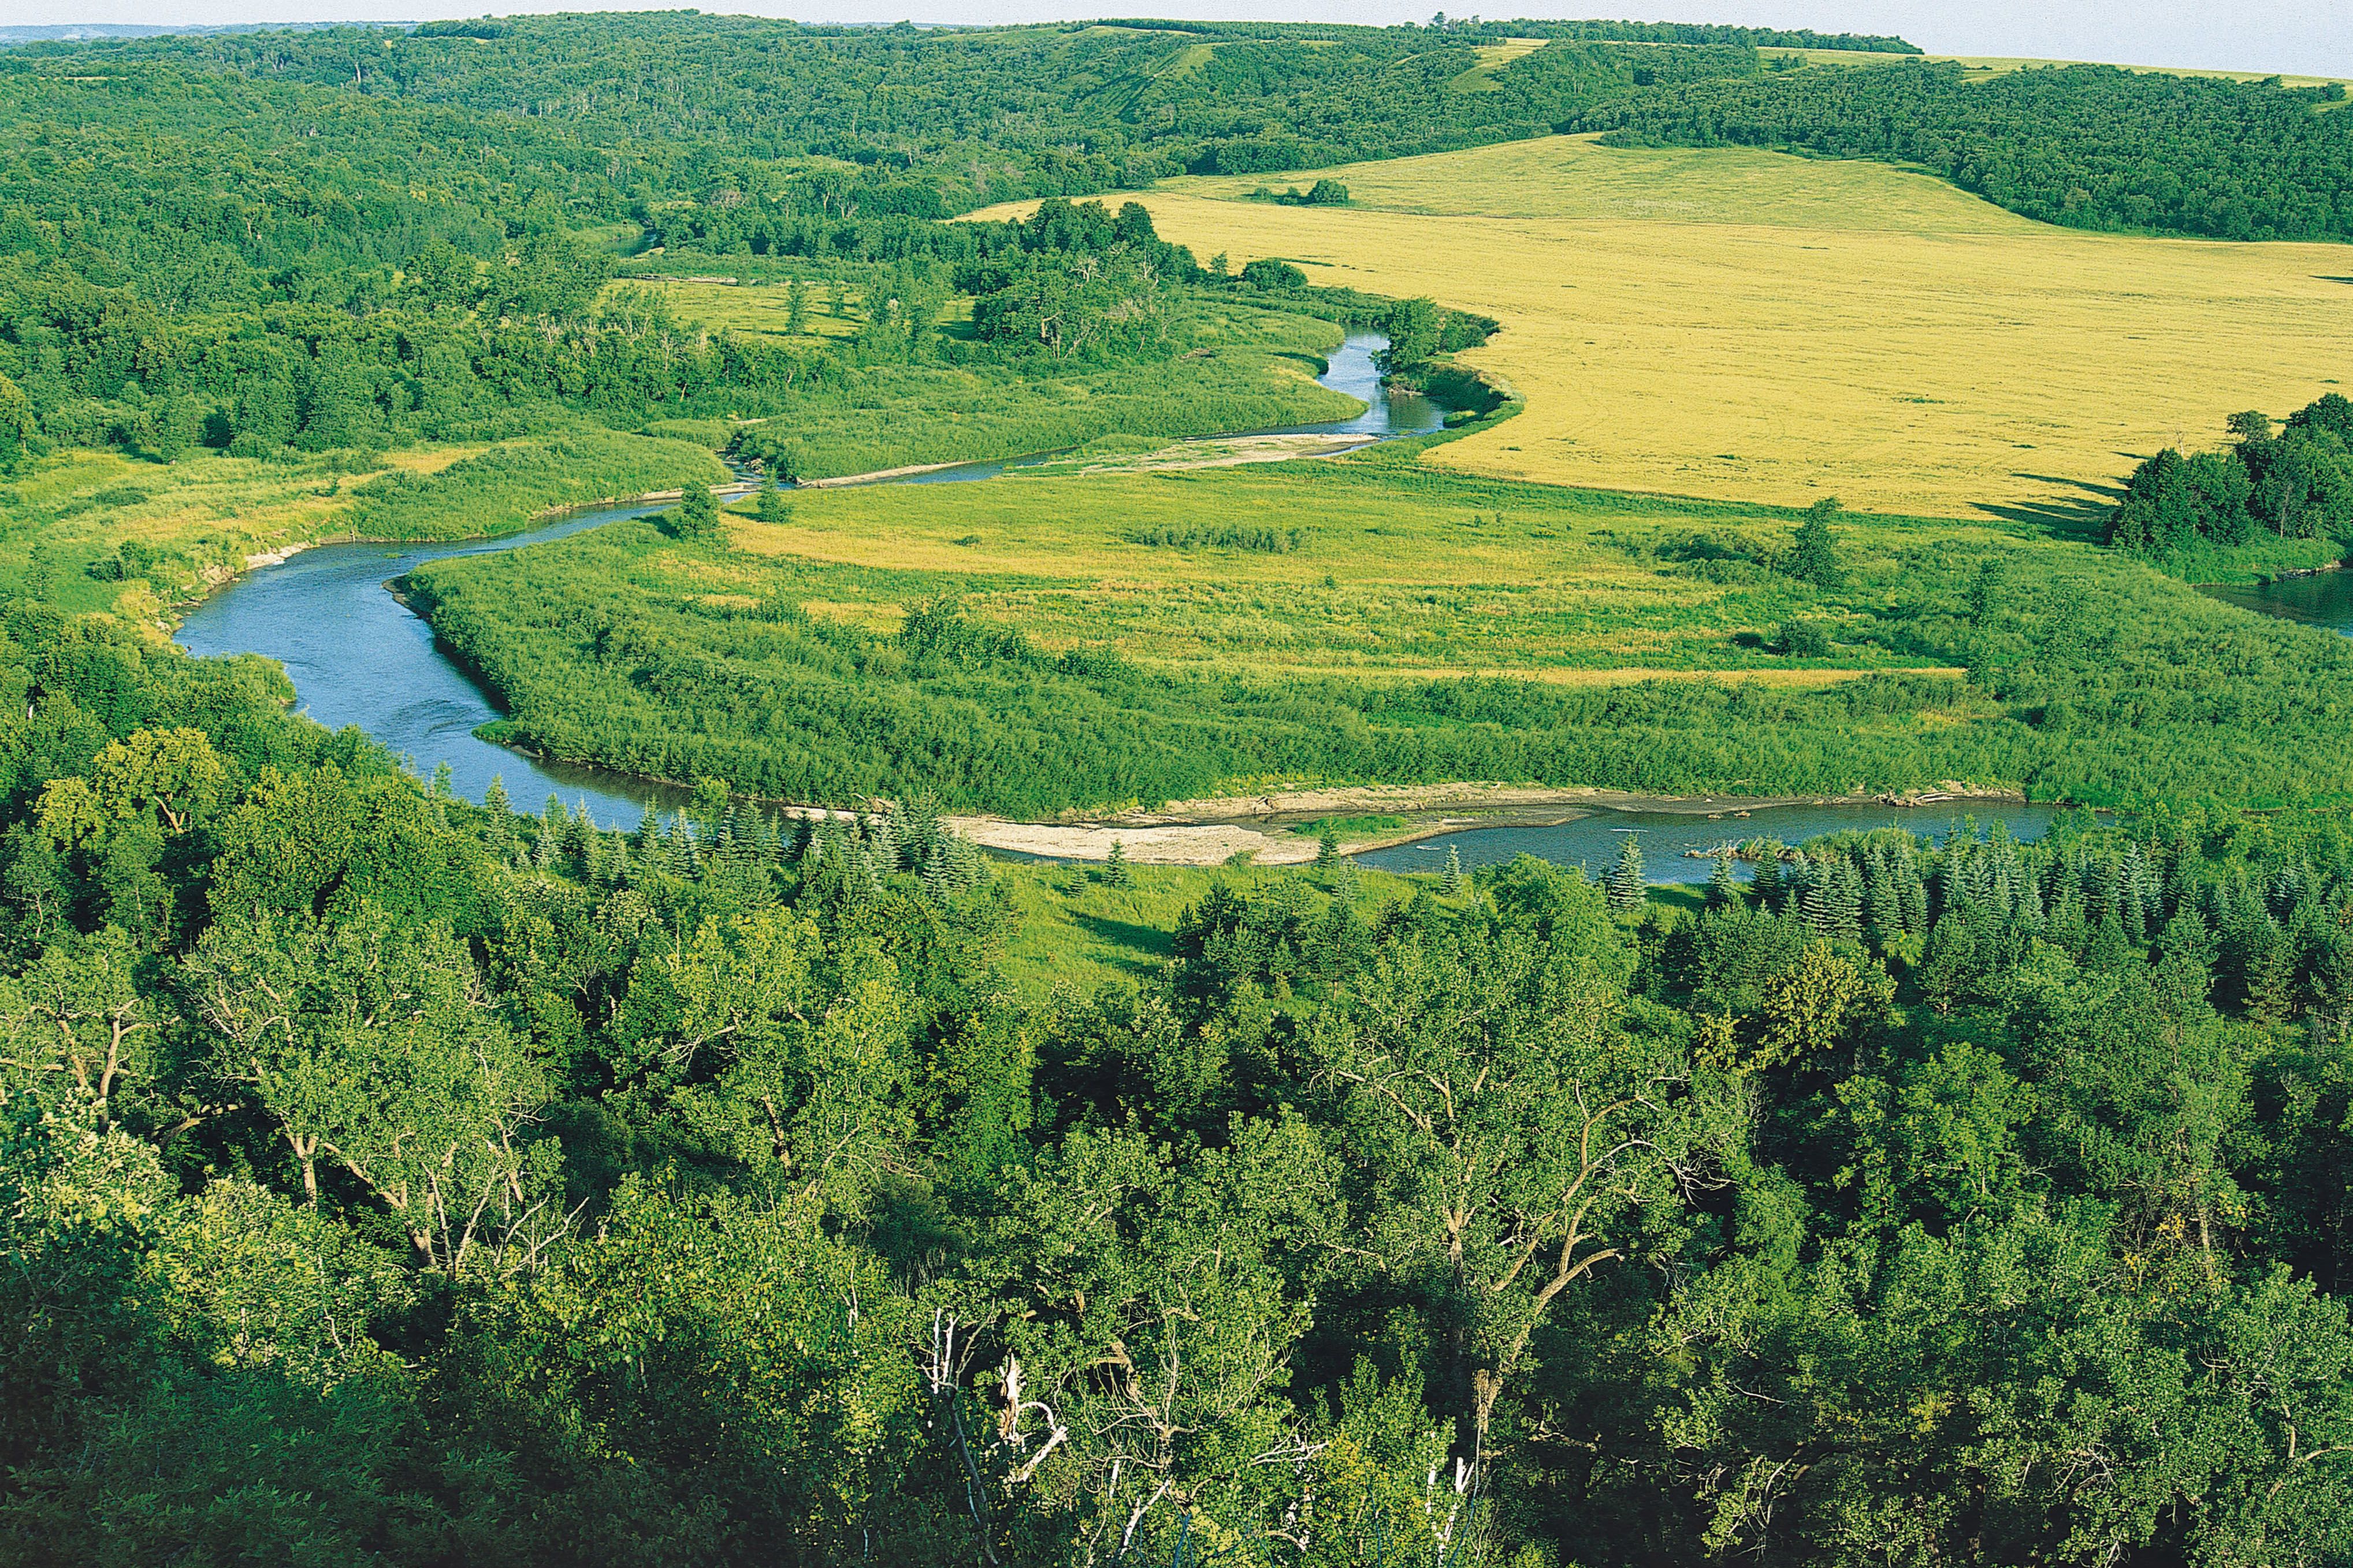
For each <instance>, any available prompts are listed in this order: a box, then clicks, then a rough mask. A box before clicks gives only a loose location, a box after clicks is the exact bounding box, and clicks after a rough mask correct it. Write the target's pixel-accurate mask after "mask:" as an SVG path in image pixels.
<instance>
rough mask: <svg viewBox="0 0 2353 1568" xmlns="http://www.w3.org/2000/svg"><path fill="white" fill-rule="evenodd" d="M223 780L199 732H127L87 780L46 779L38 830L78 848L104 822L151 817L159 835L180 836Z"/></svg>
mask: <svg viewBox="0 0 2353 1568" xmlns="http://www.w3.org/2000/svg"><path fill="white" fill-rule="evenodd" d="M227 777H228V770H227V768H226V767H225V766H224V765H223V763H222V762H221V760H220V757H219V756H218V754H217V753H216V752H214V751H213V747H212V742H211V740H210V739H209V738H207V737H206V734H205V732H204V731H201V730H161V731H158V730H134V731H132V732H131V733H130V734H129V735H127V736H125V737H124V738H123V739H121V740H120V741H113V742H108V744H107V746H106V748H105V749H104V750H103V751H101V752H99V754H98V756H97V758H96V760H94V761H93V762H92V763H90V772H89V773H88V774H87V775H86V776H84V775H78V774H77V775H68V776H67V777H64V778H59V779H53V780H51V781H50V782H49V784H47V785H46V786H45V787H44V788H43V790H42V792H41V802H40V816H41V830H42V831H43V832H44V833H47V835H48V836H49V837H50V838H51V839H53V840H54V841H56V842H58V843H60V844H68V845H77V844H81V843H85V842H87V841H88V840H90V839H91V838H92V837H96V836H97V835H98V834H100V832H102V831H103V830H104V828H105V826H106V824H108V823H110V822H127V821H129V820H131V819H132V817H135V816H147V815H150V814H152V815H153V817H154V818H155V819H156V820H157V821H158V822H159V823H160V824H161V826H163V828H164V831H165V832H167V833H174V834H176V833H180V832H182V831H184V830H185V829H186V827H187V826H189V823H190V821H191V819H192V818H193V817H194V816H195V814H197V813H199V812H202V811H205V810H208V809H209V808H211V807H212V806H213V805H216V804H217V803H218V802H219V799H220V794H221V790H222V787H223V785H224V784H226V783H227Z"/></svg>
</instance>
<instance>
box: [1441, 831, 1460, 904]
mask: <svg viewBox="0 0 2353 1568" xmlns="http://www.w3.org/2000/svg"><path fill="white" fill-rule="evenodd" d="M1438 890H1439V891H1440V893H1442V894H1444V895H1445V896H1446V897H1447V898H1450V899H1451V898H1453V897H1454V896H1455V895H1456V894H1458V893H1460V892H1461V891H1462V849H1461V846H1460V845H1455V844H1450V845H1448V846H1447V847H1446V871H1445V874H1444V875H1443V876H1441V877H1440V878H1439V879H1438Z"/></svg>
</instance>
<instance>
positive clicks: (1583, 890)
mask: <svg viewBox="0 0 2353 1568" xmlns="http://www.w3.org/2000/svg"><path fill="white" fill-rule="evenodd" d="M1493 892H1494V902H1495V910H1496V913H1495V924H1494V925H1493V928H1492V929H1491V928H1490V927H1489V926H1488V925H1487V924H1486V923H1485V922H1484V921H1481V920H1466V921H1462V922H1461V923H1451V922H1450V923H1448V924H1445V925H1441V926H1438V927H1432V928H1424V929H1423V930H1421V931H1417V932H1414V933H1412V934H1410V935H1407V936H1404V937H1403V938H1402V939H1401V940H1400V941H1398V942H1397V943H1396V944H1395V945H1393V946H1391V947H1388V948H1387V949H1385V950H1384V951H1383V952H1381V954H1380V956H1379V958H1378V960H1377V963H1376V964H1375V966H1374V967H1373V968H1372V969H1371V970H1370V971H1369V972H1367V973H1364V974H1362V975H1360V976H1359V977H1357V979H1356V981H1355V983H1354V984H1351V985H1349V986H1348V987H1346V988H1345V989H1343V990H1340V991H1338V992H1336V993H1335V994H1334V995H1333V996H1332V998H1331V999H1330V1000H1329V1001H1328V1002H1327V1003H1325V1004H1324V1005H1322V1006H1321V1007H1319V1008H1318V1009H1317V1011H1316V1014H1315V1016H1314V1019H1313V1021H1312V1023H1311V1025H1310V1026H1309V1028H1308V1030H1307V1040H1308V1042H1309V1045H1308V1048H1309V1050H1310V1051H1311V1053H1312V1056H1313V1058H1314V1068H1313V1073H1314V1082H1315V1083H1316V1084H1317V1085H1319V1086H1321V1087H1322V1088H1323V1089H1325V1090H1326V1091H1328V1093H1329V1095H1330V1096H1331V1098H1332V1101H1333V1108H1332V1114H1333V1115H1334V1117H1335V1131H1334V1138H1335V1143H1334V1147H1335V1148H1336V1149H1338V1150H1341V1151H1344V1152H1345V1156H1346V1158H1347V1159H1348V1161H1349V1163H1350V1168H1351V1172H1352V1176H1351V1180H1352V1181H1353V1182H1354V1183H1355V1184H1356V1188H1355V1190H1356V1191H1357V1192H1358V1193H1359V1194H1360V1197H1359V1204H1358V1206H1356V1208H1355V1210H1354V1211H1353V1214H1352V1217H1351V1220H1350V1224H1351V1225H1352V1226H1354V1227H1355V1231H1354V1234H1353V1235H1352V1236H1351V1237H1347V1238H1346V1242H1347V1245H1349V1246H1350V1247H1352V1248H1355V1249H1356V1251H1357V1253H1358V1255H1359V1256H1361V1257H1362V1258H1365V1259H1366V1260H1367V1265H1368V1266H1369V1267H1371V1268H1374V1269H1376V1270H1377V1272H1378V1273H1379V1274H1380V1275H1382V1276H1384V1277H1385V1278H1386V1279H1388V1281H1389V1282H1390V1284H1391V1285H1392V1286H1393V1287H1394V1288H1396V1289H1401V1290H1405V1291H1408V1292H1409V1293H1410V1294H1411V1296H1412V1297H1414V1298H1416V1299H1419V1300H1422V1301H1424V1302H1425V1303H1426V1309H1425V1310H1427V1312H1428V1314H1429V1321H1430V1323H1431V1325H1432V1329H1433V1331H1434V1332H1435V1333H1436V1334H1437V1335H1438V1336H1439V1340H1438V1343H1439V1346H1440V1375H1441V1377H1442V1381H1443V1388H1442V1391H1441V1407H1442V1408H1445V1409H1447V1410H1448V1411H1450V1412H1451V1413H1452V1414H1454V1415H1457V1416H1458V1417H1459V1419H1460V1423H1461V1424H1460V1426H1458V1427H1457V1439H1458V1442H1459V1443H1460V1444H1461V1449H1462V1453H1463V1457H1464V1458H1465V1459H1466V1460H1467V1461H1468V1462H1469V1463H1470V1464H1471V1465H1472V1467H1473V1468H1474V1469H1475V1468H1480V1467H1482V1465H1483V1462H1484V1459H1485V1457H1486V1452H1487V1447H1488V1437H1489V1433H1490V1430H1491V1428H1492V1426H1493V1423H1494V1419H1495V1415H1496V1410H1497V1407H1498V1405H1499V1404H1500V1403H1501V1402H1502V1401H1503V1399H1504V1396H1505V1394H1507V1393H1509V1392H1510V1391H1511V1390H1512V1389H1513V1388H1514V1386H1515V1385H1516V1384H1517V1381H1518V1380H1519V1379H1520V1378H1521V1376H1522V1375H1523V1374H1524V1373H1525V1372H1526V1371H1527V1368H1528V1358H1529V1353H1530V1345H1531V1343H1532V1342H1533V1341H1534V1339H1535V1334H1536V1332H1537V1331H1538V1329H1539V1328H1540V1327H1542V1326H1543V1324H1544V1323H1545V1322H1546V1320H1547V1318H1548V1317H1549V1315H1550V1314H1551V1313H1552V1311H1553V1309H1554V1305H1555V1303H1556V1301H1557V1300H1559V1298H1560V1296H1561V1294H1562V1292H1564V1291H1566V1290H1567V1289H1569V1288H1570V1287H1572V1286H1574V1285H1577V1283H1578V1282H1579V1281H1581V1280H1584V1279H1588V1277H1589V1276H1591V1275H1592V1274H1593V1273H1594V1271H1595V1270H1597V1269H1599V1268H1602V1267H1604V1266H1605V1265H1607V1264H1609V1263H1610V1262H1611V1261H1613V1260H1616V1259H1620V1258H1625V1257H1627V1256H1629V1254H1630V1251H1632V1250H1635V1249H1637V1248H1639V1247H1640V1246H1641V1237H1642V1235H1643V1233H1644V1230H1645V1227H1646V1226H1650V1225H1652V1224H1657V1223H1663V1222H1664V1220H1665V1219H1666V1217H1667V1216H1668V1215H1670V1214H1672V1211H1673V1209H1674V1208H1675V1206H1676V1204H1677V1202H1678V1198H1677V1196H1676V1193H1677V1188H1678V1185H1679V1184H1683V1183H1690V1182H1697V1181H1700V1180H1702V1179H1703V1178H1702V1177H1701V1175H1700V1170H1701V1168H1702V1166H1703V1165H1704V1162H1705V1159H1706V1156H1705V1154H1704V1152H1703V1145H1704V1144H1706V1143H1707V1142H1708V1141H1709V1140H1710V1139H1711V1138H1714V1137H1716V1136H1719V1135H1720V1134H1721V1133H1722V1131H1723V1128H1724V1126H1725V1123H1724V1122H1723V1121H1721V1116H1722V1113H1721V1112H1719V1111H1716V1110H1710V1109H1708V1108H1707V1106H1706V1105H1705V1104H1704V1102H1703V1100H1702V1099H1701V1098H1695V1097H1694V1092H1693V1087H1694V1086H1693V1081H1692V1077H1691V1068H1690V1065H1689V1062H1688V1060H1687V1059H1686V1058H1684V1057H1683V1054H1682V1050H1683V1047H1680V1046H1678V1045H1674V1044H1672V1043H1670V1042H1669V1041H1668V1040H1667V1039H1666V1038H1665V1037H1662V1036H1656V1035H1640V1036H1637V1035H1630V1034H1628V1033H1627V1032H1626V1031H1625V1030H1624V1029H1623V1028H1622V1027H1621V1025H1620V1016H1621V1013H1622V1010H1623V1007H1624V1005H1625V997H1624V993H1623V985H1624V983H1625V980H1626V977H1627V976H1628V974H1629V973H1630V970H1631V968H1632V955H1631V954H1630V952H1628V951H1627V950H1626V948H1625V947H1624V946H1623V944H1622V942H1621V940H1620V935H1619V931H1618V928H1617V925H1616V923H1615V921H1612V920H1611V919H1610V918H1609V913H1608V911H1607V910H1606V908H1605V907H1604V904H1603V900H1602V898H1601V896H1600V894H1599V892H1598V891H1597V890H1596V889H1593V888H1592V887H1591V886H1590V885H1589V884H1588V883H1587V882H1586V881H1585V879H1583V878H1582V877H1579V876H1577V875H1576V874H1575V873H1566V874H1564V873H1559V872H1556V871H1553V870H1552V869H1550V868H1546V867H1542V866H1540V865H1538V864H1535V863H1533V862H1529V861H1525V860H1523V861H1521V862H1518V863H1516V864H1515V865H1514V866H1512V867H1509V868H1505V871H1504V874H1503V875H1502V876H1501V877H1499V878H1498V879H1497V880H1496V882H1495V884H1494V888H1493Z"/></svg>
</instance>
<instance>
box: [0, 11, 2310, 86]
mask: <svg viewBox="0 0 2353 1568" xmlns="http://www.w3.org/2000/svg"><path fill="white" fill-rule="evenodd" d="M1428 3H1429V0H1410V3H1409V0H1292V3H1290V4H1275V5H1268V4H1263V3H1260V4H1251V3H1250V0H1228V3H1225V4H1218V3H1215V0H1210V3H1206V4H1205V3H1203V0H1133V3H1132V4H1122V3H1120V0H1110V3H1108V4H1097V5H1086V4H1083V3H1080V4H1073V3H1071V0H733V3H730V0H702V9H704V10H706V11H713V12H734V13H749V14H755V15H760V16H790V17H793V18H795V19H797V20H799V21H804V22H895V21H900V20H902V19H905V20H913V21H918V22H1043V21H1064V20H1072V19H1083V18H1086V17H1090V16H1106V15H1124V16H1170V17H1216V18H1244V17H1247V18H1251V19H1258V20H1282V21H1339V22H1403V21H1421V20H1425V19H1427V18H1428V16H1429V15H1430V11H1429V10H1428V9H1425V8H1424V6H1425V5H1427V4H1428ZM1485 3H1486V4H1487V5H1490V6H1492V7H1493V14H1495V15H1500V16H1626V15H1628V14H1630V13H1631V14H1633V15H1635V16H1641V17H1642V18H1644V19H1646V20H1647V19H1651V18H1654V17H1658V16H1666V17H1669V18H1671V19H1672V20H1676V21H1688V22H1732V23H1739V24H1743V25H1746V26H1765V27H1777V26H1778V27H1814V28H1818V29H1820V31H1822V32H1826V33H1834V32H1858V33H1900V34H1902V35H1903V36H1904V37H1907V38H1910V39H1911V40H1912V41H1913V42H1914V43H1915V44H1918V45H1920V46H1921V47H1923V48H1926V49H1928V50H1930V51H1931V52H1934V53H1938V54H1966V55H2026V56H2039V57H2045V58H2060V59H2090V60H2113V61H2116V62H2119V63H2123V64H2131V65H2158V66H2192V67H2208V68H2218V69H2227V70H2259V71H2279V72H2282V73H2286V74H2304V75H2310V76H2344V77H2353V0H1646V3H1641V4H1633V5H1629V4H1625V3H1622V0H1585V3H1582V4H1577V3H1571V4H1566V5H1564V4H1561V3H1559V0H1553V3H1550V4H1547V3H1546V0H1522V3H1521V4H1519V5H1513V4H1511V3H1510V0H1485ZM2242 7H2243V8H2242ZM657 8H660V7H659V6H657V5H649V4H648V3H647V0H635V3H628V4H600V3H598V0H505V3H500V0H471V3H469V0H0V24H5V23H12V22H13V23H26V24H40V23H49V24H58V23H77V22H80V23H89V22H144V23H154V24H165V25H171V24H180V23H190V22H292V21H322V20H336V21H363V20H367V21H376V20H401V21H417V20H423V19H425V18H427V17H435V16H480V15H482V14H484V13H485V12H490V13H493V14H513V13H516V12H522V11H586V10H646V9H657ZM1478 14H1479V15H1488V14H1489V13H1488V12H1483V11H1482V12H1480V13H1478Z"/></svg>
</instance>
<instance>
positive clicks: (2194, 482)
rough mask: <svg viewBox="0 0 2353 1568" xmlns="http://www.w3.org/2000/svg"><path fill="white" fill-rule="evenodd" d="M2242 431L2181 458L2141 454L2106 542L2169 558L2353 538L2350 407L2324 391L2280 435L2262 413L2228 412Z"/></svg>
mask: <svg viewBox="0 0 2353 1568" xmlns="http://www.w3.org/2000/svg"><path fill="white" fill-rule="evenodd" d="M2231 431H2232V434H2233V435H2234V436H2236V437H2238V439H2237V441H2235V442H2234V443H2233V444H2232V445H2231V446H2230V447H2224V448H2222V449H2221V450H2219V451H2211V452H2199V453H2196V454H2194V455H2192V456H2190V457H2187V458H2185V457H2183V456H2182V455H2181V454H2180V452H2179V451H2177V450H2176V449H2174V448H2173V447H2164V448H2163V449H2161V450H2159V451H2158V453H2157V454H2156V455H2155V456H2154V457H2150V458H2145V459H2143V460H2142V462H2141V463H2140V465H2139V466H2138V467H2137V468H2135V469H2134V470H2133V473H2132V478H2131V479H2130V480H2129V481H2127V483H2126V487H2125V496H2124V499H2123V500H2119V501H2118V502H2117V503H2116V510H2115V511H2114V512H2113V513H2111V514H2110V516H2109V520H2108V542H2109V543H2110V544H2113V545H2116V546H2117V547H2118V548H2120V549H2125V550H2130V551H2135V552H2140V553H2144V554H2148V555H2155V556H2165V555H2168V554H2172V553H2176V552H2181V551H2183V550H2185V549H2189V548H2193V547H2194V546H2196V545H2198V544H2214V545H2222V546H2229V545H2234V544H2244V543H2246V542H2248V541H2249V540H2250V539H2252V538H2253V537H2254V536H2255V535H2256V533H2257V532H2258V531H2268V532H2270V533H2272V534H2274V536H2276V537H2278V538H2282V539H2329V540H2334V541H2337V542H2339V543H2346V542H2348V535H2353V403H2348V402H2347V401H2346V400H2345V398H2344V397H2343V396H2342V395H2339V394H2337V393H2334V392H2332V393H2328V394H2327V395H2324V396H2321V397H2318V398H2316V399H2315V400H2314V401H2313V402H2312V403H2311V404H2309V405H2306V406H2305V407H2303V408H2300V409H2298V410H2297V411H2296V412H2295V413H2294V414H2291V415H2289V416H2288V417H2287V421H2286V423H2285V425H2284V426H2283V427H2282V428H2280V429H2279V430H2278V431H2276V432H2274V430H2273V428H2272V421H2271V417H2270V416H2268V415H2266V414H2264V413H2263V412H2262V411H2261V410H2260V409H2256V410H2251V411H2249V412H2247V413H2244V414H2235V415H2232V416H2231Z"/></svg>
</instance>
